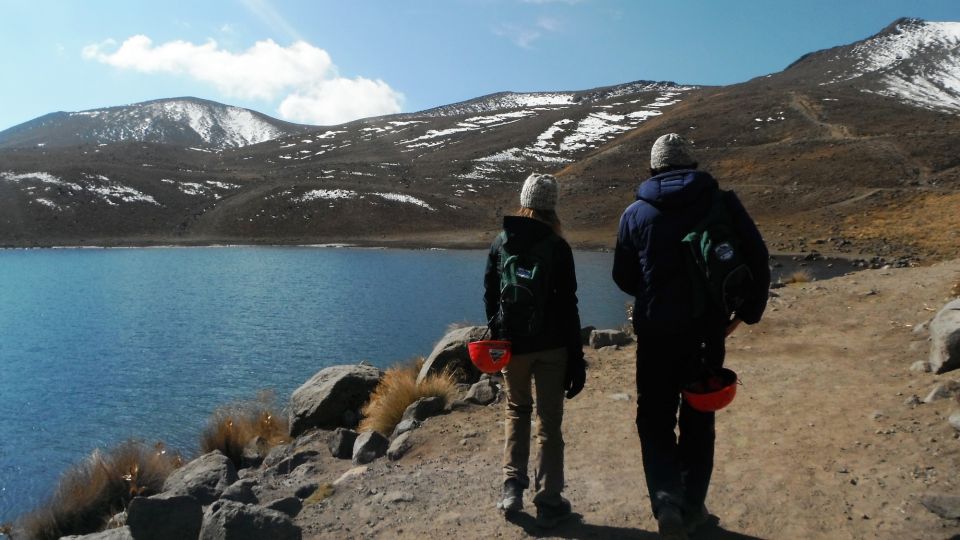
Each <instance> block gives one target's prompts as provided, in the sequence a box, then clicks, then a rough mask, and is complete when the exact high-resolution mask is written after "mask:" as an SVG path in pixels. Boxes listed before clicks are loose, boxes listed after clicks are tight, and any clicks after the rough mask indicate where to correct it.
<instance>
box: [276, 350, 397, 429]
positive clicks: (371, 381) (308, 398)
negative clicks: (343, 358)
mask: <svg viewBox="0 0 960 540" xmlns="http://www.w3.org/2000/svg"><path fill="white" fill-rule="evenodd" d="M382 376H383V372H382V371H380V370H379V369H377V368H375V367H373V366H368V365H364V364H360V365H356V366H333V367H328V368H326V369H323V370H320V371H319V372H318V373H317V374H316V375H314V376H313V377H311V378H310V380H309V381H307V382H305V383H303V385H302V386H300V388H297V389H296V390H295V391H294V392H293V395H292V396H291V397H290V436H291V437H297V436H298V435H300V434H302V433H303V432H305V431H307V430H308V429H312V428H321V429H335V428H338V427H342V425H343V422H344V419H345V415H346V416H350V417H351V418H352V417H353V416H355V414H354V412H353V411H355V410H357V409H359V408H360V407H362V406H363V404H364V403H366V402H367V400H368V399H369V398H370V393H371V392H373V389H374V388H376V387H377V384H378V383H379V382H380V378H381V377H382ZM347 413H349V414H347Z"/></svg>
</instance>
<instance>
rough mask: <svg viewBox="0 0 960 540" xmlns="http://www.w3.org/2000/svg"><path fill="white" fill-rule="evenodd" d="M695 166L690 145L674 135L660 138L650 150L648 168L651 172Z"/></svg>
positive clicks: (695, 161) (670, 134)
mask: <svg viewBox="0 0 960 540" xmlns="http://www.w3.org/2000/svg"><path fill="white" fill-rule="evenodd" d="M696 166H697V160H695V159H693V152H692V148H690V143H689V142H687V140H686V139H684V138H683V137H681V136H679V135H677V134H676V133H667V134H666V135H662V136H660V138H659V139H657V142H655V143H653V148H651V149H650V168H651V169H653V170H659V169H666V168H668V167H672V168H683V167H689V168H695V167H696Z"/></svg>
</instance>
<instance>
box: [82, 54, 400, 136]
mask: <svg viewBox="0 0 960 540" xmlns="http://www.w3.org/2000/svg"><path fill="white" fill-rule="evenodd" d="M83 57H84V58H86V59H88V60H95V61H98V62H101V63H103V64H107V65H110V66H113V67H116V68H119V69H129V70H133V71H139V72H142V73H171V74H179V75H186V76H188V77H190V78H193V79H195V80H198V81H201V82H204V83H207V84H211V85H213V86H214V87H215V88H216V89H217V90H218V91H220V92H221V93H222V94H224V95H226V96H227V97H230V98H241V99H258V100H265V101H273V100H277V99H281V100H282V103H281V105H280V114H281V116H283V118H285V119H287V120H291V121H295V122H314V123H322V124H336V123H341V122H346V121H349V120H355V119H357V118H362V117H365V116H376V115H381V114H391V113H396V112H400V110H401V103H402V101H403V95H402V94H400V93H399V92H396V91H395V90H393V89H392V88H390V86H389V85H388V84H387V83H385V82H383V81H381V80H376V81H372V80H369V79H365V78H362V77H358V78H356V79H347V78H343V77H340V76H339V74H338V73H337V67H336V66H335V65H334V64H333V61H332V59H331V58H330V55H329V54H327V52H326V51H325V50H323V49H320V48H318V47H314V46H313V45H310V44H309V43H307V42H305V41H297V42H295V43H293V44H292V45H290V46H289V47H281V46H280V45H278V44H277V43H275V42H274V41H273V40H269V39H268V40H264V41H258V42H256V43H255V44H254V45H253V46H252V47H250V48H249V49H247V50H246V51H243V52H239V53H234V52H231V51H227V50H224V49H221V48H220V47H219V46H218V45H217V42H216V41H214V40H212V39H211V40H208V41H207V42H206V43H203V44H194V43H190V42H187V41H170V42H167V43H162V44H159V45H154V43H153V42H152V41H151V40H150V38H149V37H147V36H144V35H137V36H133V37H130V38H128V39H127V40H126V41H124V42H123V43H122V44H120V46H119V47H116V42H115V41H113V40H107V41H104V42H102V43H99V44H93V45H88V46H86V47H84V48H83Z"/></svg>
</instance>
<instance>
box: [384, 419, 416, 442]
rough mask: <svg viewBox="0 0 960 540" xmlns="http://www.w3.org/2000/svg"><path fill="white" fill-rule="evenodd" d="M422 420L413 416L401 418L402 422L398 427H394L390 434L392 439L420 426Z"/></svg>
mask: <svg viewBox="0 0 960 540" xmlns="http://www.w3.org/2000/svg"><path fill="white" fill-rule="evenodd" d="M420 426H421V424H420V422H418V421H416V420H414V419H413V418H408V419H406V420H400V423H399V424H397V427H395V428H393V433H392V434H391V435H390V438H391V439H396V438H397V437H399V436H400V435H403V434H404V433H407V432H408V431H413V430H415V429H417V428H418V427H420Z"/></svg>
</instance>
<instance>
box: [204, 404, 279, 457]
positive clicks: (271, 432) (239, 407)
mask: <svg viewBox="0 0 960 540" xmlns="http://www.w3.org/2000/svg"><path fill="white" fill-rule="evenodd" d="M289 427H290V426H289V421H288V419H287V415H286V414H283V413H282V412H281V411H280V410H279V408H278V407H277V406H276V405H275V404H274V397H273V394H272V393H269V392H262V393H261V394H260V395H259V396H257V398H256V399H255V400H252V401H241V402H237V403H233V404H230V405H225V406H223V407H220V408H219V409H217V410H216V411H214V412H213V414H212V415H211V416H210V419H209V420H207V425H206V427H205V428H204V430H203V432H202V433H201V435H200V450H201V452H203V453H204V454H206V453H208V452H213V451H214V450H219V451H220V452H221V453H222V454H223V455H225V456H227V458H228V459H230V461H232V462H233V465H234V466H235V467H236V468H237V469H240V468H241V467H242V461H243V450H244V448H246V447H247V445H248V444H250V442H251V441H254V440H255V441H256V444H257V445H258V447H259V450H260V451H261V453H263V454H266V452H267V451H268V450H269V449H270V448H273V447H274V446H277V445H279V444H284V443H287V442H289V441H290V436H289V434H288V433H289Z"/></svg>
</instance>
